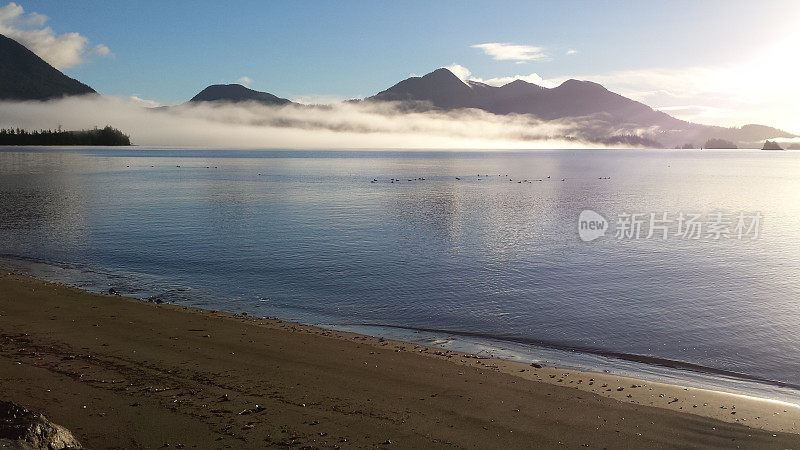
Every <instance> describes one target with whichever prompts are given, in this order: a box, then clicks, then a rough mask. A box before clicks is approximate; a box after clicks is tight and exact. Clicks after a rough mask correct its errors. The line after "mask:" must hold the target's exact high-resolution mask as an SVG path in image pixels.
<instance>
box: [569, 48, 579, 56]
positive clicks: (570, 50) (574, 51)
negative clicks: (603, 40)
mask: <svg viewBox="0 0 800 450" xmlns="http://www.w3.org/2000/svg"><path fill="white" fill-rule="evenodd" d="M576 53H578V51H577V50H574V49H569V50H567V55H574V54H576Z"/></svg>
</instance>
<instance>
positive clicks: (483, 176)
mask: <svg viewBox="0 0 800 450" xmlns="http://www.w3.org/2000/svg"><path fill="white" fill-rule="evenodd" d="M259 175H260V174H259ZM497 176H498V177H502V176H503V175H500V174H498V175H497ZM505 177H506V179H508V181H510V182H513V181H514V180H513V179H512V178H509V177H508V174H506V175H505ZM492 178H494V177H492ZM455 179H456V180H457V181H461V177H455ZM484 179H489V175H481V174H478V176H477V180H478V181H482V180H484ZM597 179H598V180H610V179H611V177H598V178H597ZM549 180H550V175H548V176H547V178H538V179H531V180H529V179H527V178H526V179H524V180H517V183H520V184H522V183H533V182H534V181H536V182H542V181H549ZM400 181H401V180H400V179H399V178H390V179H389V182H390V183H399V182H400ZM406 181H425V178H421V177H420V178H408V179H406ZM561 181H567V179H566V178H562V179H561ZM370 183H378V179H377V178H373V179H371V180H370Z"/></svg>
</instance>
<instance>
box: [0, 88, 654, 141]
mask: <svg viewBox="0 0 800 450" xmlns="http://www.w3.org/2000/svg"><path fill="white" fill-rule="evenodd" d="M153 106H155V105H152V104H149V103H147V102H146V101H142V100H138V99H124V98H115V97H100V96H82V97H69V98H64V99H58V100H49V101H43V102H41V101H30V102H9V101H2V102H0V128H25V129H29V130H34V129H56V128H57V127H58V126H62V127H63V128H64V129H66V130H77V129H87V128H92V127H104V126H106V125H111V126H113V127H116V128H119V129H121V130H122V131H123V132H125V133H126V134H129V135H130V137H131V141H132V143H133V144H134V145H139V146H161V147H164V146H167V147H203V148H208V147H214V148H221V149H229V148H256V149H264V148H270V149H287V148H291V149H326V150H327V149H348V150H349V149H390V148H391V149H529V148H539V147H542V148H585V147H587V146H589V147H603V145H601V144H598V143H596V140H597V139H600V138H608V137H610V136H619V135H636V136H639V135H646V134H651V133H653V132H654V131H655V129H651V128H642V127H637V126H635V125H629V126H625V125H623V124H612V123H609V122H608V121H607V120H606V118H604V117H602V116H597V117H593V116H587V117H579V118H565V119H558V120H549V121H543V120H539V119H536V118H534V117H532V116H530V115H522V114H512V115H496V114H491V113H488V112H485V111H481V110H478V109H463V110H455V111H441V110H418V111H416V110H412V109H409V105H408V104H399V103H393V102H380V103H371V102H362V103H347V102H345V103H338V104H335V105H328V106H314V107H312V106H306V105H286V106H268V105H263V104H259V103H253V102H244V103H236V104H231V103H219V104H214V103H208V102H206V103H202V102H201V103H184V104H181V105H177V106H173V107H167V108H154V107H153Z"/></svg>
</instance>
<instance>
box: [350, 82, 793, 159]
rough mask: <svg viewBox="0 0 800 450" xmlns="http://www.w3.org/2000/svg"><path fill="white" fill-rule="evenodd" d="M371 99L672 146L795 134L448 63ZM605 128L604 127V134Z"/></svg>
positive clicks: (579, 85)
mask: <svg viewBox="0 0 800 450" xmlns="http://www.w3.org/2000/svg"><path fill="white" fill-rule="evenodd" d="M366 101H368V102H378V101H394V102H404V103H405V104H407V105H408V107H411V108H415V109H419V110H426V109H444V110H451V109H459V108H475V109H481V110H484V111H487V112H490V113H493V114H529V115H532V116H535V117H537V118H539V119H541V120H562V121H563V120H572V121H573V122H575V126H576V127H577V128H576V131H578V132H579V134H581V133H582V134H583V135H584V136H587V132H588V131H587V127H589V126H591V127H592V128H593V129H592V130H591V132H590V133H589V135H588V136H589V137H590V138H592V139H593V140H605V139H608V138H609V137H613V136H615V135H616V134H619V133H620V132H622V133H623V135H625V136H630V135H631V134H637V135H638V134H642V133H646V134H647V135H646V136H644V137H646V138H647V139H654V140H656V141H658V142H660V143H661V144H662V145H665V146H667V147H670V148H671V147H673V146H675V145H679V146H680V145H683V144H687V143H691V142H693V141H695V142H697V143H698V144H699V143H704V142H705V141H706V140H708V139H713V138H721V139H729V140H733V141H737V142H741V143H747V144H746V145H751V143H752V142H756V141H763V140H764V139H770V138H776V137H781V138H791V137H794V135H792V134H791V133H787V132H785V131H782V130H778V129H775V128H771V127H767V126H763V125H745V126H743V127H741V128H723V127H714V126H707V125H701V124H696V123H691V122H686V121H683V120H680V119H676V118H674V117H672V116H670V115H669V114H666V113H664V112H661V111H656V110H654V109H652V108H651V107H649V106H647V105H645V104H643V103H640V102H637V101H635V100H631V99H629V98H626V97H624V96H622V95H619V94H616V93H614V92H611V91H609V90H608V89H606V88H605V87H603V86H601V85H600V84H597V83H593V82H591V81H579V80H574V79H570V80H567V81H565V82H563V83H561V84H560V85H559V86H557V87H554V88H545V87H542V86H538V85H536V84H533V83H528V82H525V81H523V80H515V81H513V82H511V83H508V84H506V85H503V86H499V87H496V86H490V85H487V84H484V83H478V82H474V81H466V82H465V81H462V80H461V79H460V78H458V77H457V76H455V75H454V74H453V73H452V72H450V71H449V70H447V69H444V68H442V69H437V70H435V71H433V72H431V73H429V74H427V75H425V76H422V77H412V78H408V79H406V80H403V81H401V82H399V83H397V84H395V85H394V86H392V87H390V88H389V89H386V90H384V91H381V92H379V93H378V94H376V95H374V96H372V97H369V98H367V99H366ZM578 119H579V120H578ZM601 130H605V135H603V131H601Z"/></svg>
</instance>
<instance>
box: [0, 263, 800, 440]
mask: <svg viewBox="0 0 800 450" xmlns="http://www.w3.org/2000/svg"><path fill="white" fill-rule="evenodd" d="M634 386H635V387H634ZM620 388H621V390H620ZM0 399H3V400H10V401H13V402H15V403H18V404H21V405H23V406H26V407H28V408H30V409H34V410H37V411H40V412H42V413H44V414H45V415H47V416H48V418H50V419H51V420H53V421H54V422H56V423H59V424H62V425H64V426H66V427H67V428H69V429H70V430H71V431H72V432H73V433H74V434H75V435H76V436H77V437H78V438H79V439H81V441H82V442H83V443H84V445H86V446H88V447H91V448H109V447H117V448H131V447H149V448H159V447H164V446H167V445H168V446H169V447H170V448H190V447H192V448H225V447H229V448H242V447H265V446H280V447H285V446H297V447H301V448H302V447H312V448H313V447H319V448H338V447H341V448H350V447H356V448H374V447H381V448H383V447H385V448H428V447H445V446H446V447H463V448H497V447H500V446H506V447H512V448H519V447H525V448H531V447H548V448H550V447H558V448H561V447H566V448H577V447H581V448H585V447H587V446H588V447H590V448H645V447H670V448H675V447H692V448H697V447H725V448H736V447H741V448H780V449H783V448H800V435H798V434H794V433H796V432H797V427H798V426H800V410H799V409H798V408H797V407H795V406H791V405H785V404H780V403H774V402H767V401H762V400H759V399H751V398H746V397H739V396H731V395H727V394H720V393H716V392H710V391H703V390H698V389H685V388H682V387H679V386H670V385H664V384H657V383H648V382H646V381H642V380H635V379H628V378H620V377H615V376H612V375H608V374H592V373H582V372H577V371H568V370H562V369H556V368H549V367H544V368H534V367H531V366H527V365H522V364H519V363H513V362H507V361H499V360H493V359H478V358H475V357H472V356H470V355H463V354H459V353H454V352H448V351H444V350H436V349H431V348H427V347H422V346H418V345H414V344H406V343H401V342H394V341H387V340H382V339H377V338H372V337H367V336H360V335H356V334H351V333H344V332H338V331H329V330H323V329H319V328H314V327H309V326H301V325H297V324H293V323H288V322H282V321H279V320H274V319H262V318H253V317H243V316H236V315H232V314H223V313H218V312H213V311H205V310H199V309H193V308H188V307H182V306H175V305H155V304H150V303H145V302H142V301H139V300H134V299H127V298H122V297H114V296H103V295H96V294H90V293H86V292H83V291H80V290H77V289H73V288H68V287H64V286H60V285H57V284H50V283H46V282H42V281H39V280H34V279H31V278H27V277H24V276H20V275H12V274H7V273H2V274H0ZM675 399H677V401H675ZM695 405H697V406H696V407H695ZM723 406H724V408H722V407H723ZM734 412H735V414H732V413H734ZM744 419H746V420H744ZM737 420H738V422H737ZM745 425H747V426H745Z"/></svg>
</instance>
